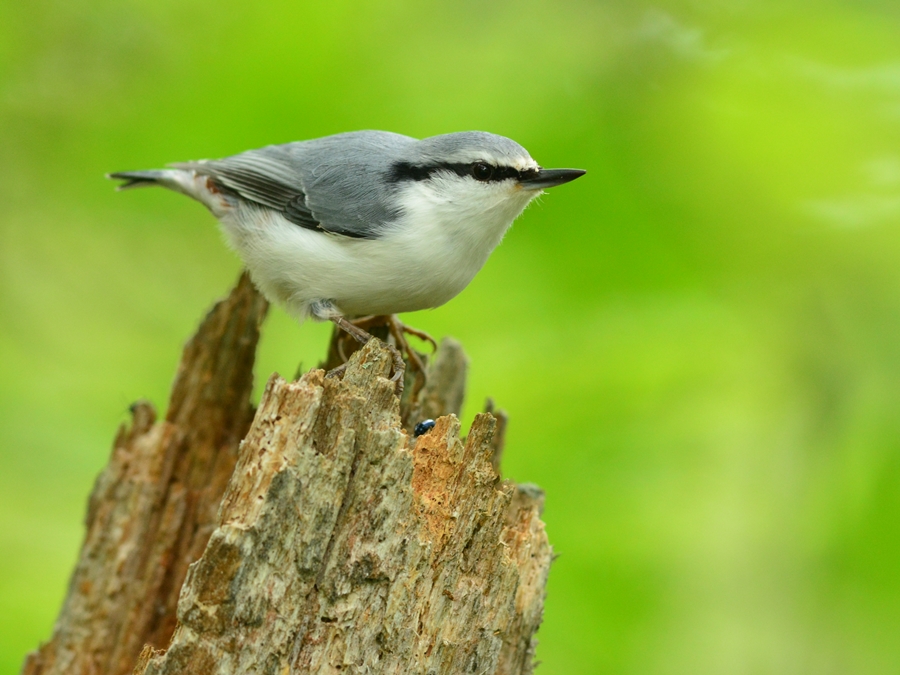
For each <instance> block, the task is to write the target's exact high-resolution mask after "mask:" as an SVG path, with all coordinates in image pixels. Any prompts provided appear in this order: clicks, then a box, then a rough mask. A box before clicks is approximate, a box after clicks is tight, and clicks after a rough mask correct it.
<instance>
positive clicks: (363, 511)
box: [22, 276, 551, 675]
mask: <svg viewBox="0 0 900 675" xmlns="http://www.w3.org/2000/svg"><path fill="white" fill-rule="evenodd" d="M265 310H266V303H265V301H264V300H263V299H262V298H261V297H260V296H259V294H258V293H257V292H256V291H255V290H254V289H253V287H252V285H251V284H250V282H249V280H248V279H247V278H246V276H244V277H242V279H241V281H240V282H239V284H238V286H237V287H236V288H235V289H234V291H232V294H231V296H230V297H229V298H228V299H226V300H224V301H222V302H220V303H219V304H218V305H217V306H216V307H215V308H214V309H213V310H212V311H211V312H210V314H209V316H208V317H207V318H206V320H205V321H204V323H203V324H202V325H201V327H200V330H199V331H198V333H197V335H196V336H194V338H193V339H192V340H191V342H189V343H188V345H187V347H186V348H185V352H184V356H183V359H182V363H181V366H180V368H179V373H178V376H177V377H176V382H175V385H174V387H173V392H172V397H171V400H170V407H169V413H168V415H167V416H166V419H165V421H162V422H155V421H154V417H155V416H154V413H153V410H152V408H151V407H150V406H149V404H146V403H139V404H136V405H135V406H134V408H133V415H134V419H133V421H132V424H131V427H130V429H128V430H121V431H120V433H119V435H118V437H117V438H116V443H115V447H114V449H113V454H112V458H111V459H110V463H109V465H108V466H107V468H106V469H105V471H104V472H103V473H102V474H101V476H100V477H99V478H98V480H97V484H96V486H95V488H94V492H93V494H92V495H91V499H90V503H89V508H88V515H87V534H86V537H85V542H84V544H83V547H82V551H81V556H80V559H79V562H78V564H77V566H76V569H75V571H74V573H73V576H72V580H71V582H70V586H69V592H68V596H67V598H66V601H65V603H64V605H63V609H62V612H61V614H60V617H59V619H58V620H57V624H56V626H55V628H54V632H53V636H52V637H51V639H50V641H49V642H47V643H45V644H44V645H42V646H41V647H40V649H39V650H37V651H36V652H33V653H32V654H30V655H29V656H28V658H27V659H26V662H25V665H24V667H23V671H22V672H23V674H27V675H39V674H40V675H50V674H55V673H66V674H68V675H82V674H83V675H95V674H100V673H102V674H109V675H119V674H125V673H130V672H132V670H133V672H134V673H137V674H139V675H144V674H146V675H162V674H164V673H173V674H174V673H203V674H206V673H222V674H226V673H228V674H231V673H234V674H239V673H240V674H243V673H272V674H279V675H281V674H282V673H285V674H286V673H335V674H336V673H423V674H425V673H429V674H430V673H435V674H437V673H478V674H481V673H498V674H513V673H515V674H518V673H530V672H531V671H532V669H533V653H534V646H535V639H534V634H535V632H536V631H537V628H538V625H539V624H540V620H541V614H542V610H543V598H544V587H545V583H546V578H547V572H548V569H549V565H550V560H551V549H550V546H549V544H548V543H547V538H546V535H545V534H544V526H543V523H542V522H541V521H540V509H541V505H542V499H543V497H542V495H541V493H540V491H539V490H537V489H535V488H533V487H529V486H516V485H514V484H513V483H511V482H509V481H501V480H500V478H499V476H498V473H497V469H496V467H497V463H498V461H499V455H500V451H501V449H502V448H501V444H500V439H499V437H500V436H501V434H499V433H497V432H498V431H502V429H498V428H497V418H495V417H494V416H493V415H492V414H490V413H483V414H481V415H478V416H477V417H476V419H475V421H474V423H473V425H472V428H471V430H470V431H469V434H468V436H467V437H466V438H465V439H462V438H461V437H460V425H459V421H458V420H457V418H456V413H458V412H459V407H460V405H461V402H462V394H463V389H464V379H465V357H464V356H463V354H462V351H461V349H460V348H459V346H458V345H457V344H455V343H453V342H452V341H449V340H445V341H443V342H442V344H441V348H440V349H439V351H438V353H437V354H435V356H434V358H433V359H432V363H431V364H430V366H429V379H428V384H427V385H426V388H425V390H423V391H422V392H421V394H420V396H419V399H418V401H419V402H418V403H417V404H416V405H415V406H414V407H413V408H412V409H409V410H404V413H406V414H405V415H404V416H403V417H405V418H408V419H410V420H413V421H417V420H420V419H422V418H423V417H436V418H437V424H436V426H435V427H434V429H432V430H431V431H430V432H429V433H427V434H425V435H422V436H419V437H418V438H415V439H414V438H412V434H411V433H410V432H409V430H408V429H404V428H403V426H402V424H401V408H400V402H399V401H398V399H397V397H396V396H395V395H394V391H393V385H392V384H391V383H390V381H389V380H388V379H387V377H388V375H389V372H390V368H391V357H390V354H389V352H388V351H387V350H386V349H385V347H384V346H383V345H381V344H380V343H378V342H376V341H372V342H370V343H369V344H368V345H366V346H365V347H364V348H362V349H361V350H359V351H358V352H356V353H355V354H353V356H352V357H351V359H350V363H349V366H348V368H347V370H346V371H345V372H344V374H343V376H342V377H340V378H326V377H325V373H324V371H322V370H312V371H310V372H308V373H306V374H305V375H303V376H302V377H301V378H300V379H299V380H297V381H295V382H287V381H285V380H283V379H281V378H280V377H278V376H273V377H272V378H271V379H270V380H269V382H268V385H267V386H266V389H265V392H264V393H263V396H262V400H261V401H260V404H259V409H258V410H256V412H255V415H254V414H253V410H252V407H251V405H250V398H249V397H250V389H251V386H252V364H253V356H254V353H255V349H256V343H257V340H258V336H259V324H260V322H261V320H262V318H263V316H264V314H265ZM501 419H502V418H501ZM251 420H252V422H251ZM242 438H243V441H241V440H240V439H242ZM142 647H143V649H142Z"/></svg>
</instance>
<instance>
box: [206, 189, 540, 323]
mask: <svg viewBox="0 0 900 675" xmlns="http://www.w3.org/2000/svg"><path fill="white" fill-rule="evenodd" d="M198 187H199V186H198ZM537 194H538V192H536V191H527V190H523V189H521V188H520V187H519V186H518V185H516V183H515V181H513V180H507V181H502V182H497V183H478V182H476V181H475V180H474V179H472V178H469V177H459V176H456V175H449V174H438V175H437V176H435V177H433V178H432V179H430V180H423V181H409V182H405V183H402V184H401V187H400V190H399V192H398V193H397V199H398V202H399V204H400V205H401V211H402V216H401V217H400V218H399V219H398V220H397V221H396V222H394V223H392V224H391V225H390V226H389V227H387V228H386V229H385V230H384V231H383V232H382V233H381V234H380V235H379V237H378V238H377V239H354V238H349V237H343V236H339V235H331V234H325V233H323V232H321V231H316V230H309V229H305V228H303V227H300V226H298V225H296V224H294V223H292V222H290V221H288V220H286V219H285V218H284V217H282V216H281V215H280V214H278V213H276V212H274V211H271V210H269V209H264V208H260V207H256V206H253V205H248V204H240V205H237V206H235V207H233V208H228V209H226V210H224V211H219V213H216V209H212V210H213V212H214V213H216V215H217V216H218V217H219V219H220V222H221V223H222V229H223V231H224V232H225V236H226V238H227V239H228V242H229V243H230V244H231V246H232V247H233V248H234V249H235V250H236V251H237V252H238V253H239V254H240V256H241V258H242V259H243V260H244V262H245V264H246V265H247V267H248V269H249V270H250V273H251V275H252V277H253V279H254V281H255V282H256V283H257V284H258V285H259V286H260V288H261V290H262V291H263V292H264V293H265V294H266V296H267V297H269V299H270V300H273V301H276V302H279V303H281V304H283V305H284V306H285V307H286V308H287V309H288V311H289V312H290V313H291V314H292V315H293V316H295V317H296V318H297V319H300V320H303V319H305V318H308V317H309V316H310V314H311V309H312V307H311V306H312V303H314V302H319V303H321V304H320V305H319V307H320V309H321V308H323V307H326V306H327V305H326V304H324V303H330V304H331V305H333V307H334V308H335V309H336V310H337V312H339V313H340V314H342V315H345V316H360V315H365V314H395V313H399V312H410V311H415V310H419V309H427V308H431V307H437V306H439V305H442V304H444V303H445V302H447V301H448V300H450V299H451V298H453V297H454V296H456V295H457V294H458V293H459V292H460V291H462V290H463V289H464V288H465V287H466V286H467V285H468V283H469V282H470V281H471V280H472V278H473V277H474V276H475V274H476V273H477V272H478V270H480V269H481V267H482V266H483V265H484V263H485V261H486V260H487V258H488V256H489V255H490V253H491V251H493V249H494V248H495V247H496V246H497V244H499V243H500V240H501V239H502V238H503V235H504V234H505V233H506V230H507V229H508V228H509V226H510V225H511V224H512V221H513V220H514V219H515V218H516V217H517V216H518V215H519V214H520V213H521V212H522V210H523V209H524V208H525V207H526V206H527V205H528V202H529V201H531V199H532V198H533V197H535V196H536V195H537ZM192 196H194V195H192ZM204 196H205V197H206V199H200V201H203V202H204V203H206V204H207V205H208V206H209V203H208V201H207V200H210V199H211V197H213V195H204ZM216 206H218V204H216ZM317 313H318V314H319V316H317V317H315V318H320V319H322V318H329V317H327V316H321V313H320V312H317Z"/></svg>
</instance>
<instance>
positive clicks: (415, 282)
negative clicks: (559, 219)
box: [107, 131, 586, 387]
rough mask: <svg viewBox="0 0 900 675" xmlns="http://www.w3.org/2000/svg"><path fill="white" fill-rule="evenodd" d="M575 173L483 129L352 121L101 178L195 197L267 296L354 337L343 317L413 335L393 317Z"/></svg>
mask: <svg viewBox="0 0 900 675" xmlns="http://www.w3.org/2000/svg"><path fill="white" fill-rule="evenodd" d="M585 173H586V172H585V171H584V170H582V169H544V168H542V167H541V166H540V165H539V164H538V163H537V162H536V161H535V160H534V159H532V157H531V155H530V154H529V153H528V151H527V150H525V148H524V147H522V146H521V145H519V144H518V143H517V142H515V141H513V140H511V139H509V138H506V137H504V136H499V135H496V134H492V133H488V132H484V131H463V132H455V133H448V134H442V135H437V136H431V137H428V138H423V139H421V140H420V139H416V138H412V137H410V136H405V135H402V134H397V133H392V132H387V131H352V132H346V133H340V134H335V135H331V136H325V137H323V138H317V139H312V140H306V141H296V142H292V143H285V144H280V145H269V146H266V147H263V148H259V149H255V150H248V151H246V152H242V153H240V154H237V155H233V156H230V157H225V158H223V159H212V160H207V159H204V160H197V161H190V162H180V163H174V164H169V165H168V168H165V169H153V170H146V171H121V172H114V173H109V174H107V178H110V179H116V180H120V181H123V182H122V183H121V184H120V185H118V186H117V189H118V190H128V189H132V188H139V187H148V186H161V187H164V188H168V189H170V190H174V191H175V192H180V193H181V194H184V195H187V196H188V197H191V198H193V199H195V200H197V201H198V202H200V203H201V204H203V205H204V206H206V208H207V209H209V211H210V212H211V213H212V215H213V216H214V217H215V218H216V219H217V220H218V222H219V224H220V226H221V230H222V232H223V234H224V236H225V239H226V241H227V243H228V244H229V245H230V247H231V248H233V249H234V250H235V251H236V252H237V254H238V255H239V257H240V258H241V259H242V261H243V263H244V265H245V266H246V268H247V269H248V271H249V273H250V277H251V278H252V280H253V282H254V283H255V285H256V286H257V287H258V288H259V289H260V290H261V291H262V293H263V295H265V296H266V298H267V299H268V300H269V301H271V302H274V303H276V304H279V305H281V306H282V307H283V308H284V309H285V310H286V311H287V312H288V314H290V315H291V316H293V317H294V318H295V319H296V320H297V321H299V322H301V323H302V322H303V321H304V320H306V319H313V320H318V321H332V322H334V323H335V324H336V325H338V326H339V327H340V328H342V329H343V330H345V331H347V332H348V333H349V334H350V335H352V336H353V337H354V338H355V339H356V340H357V341H359V342H361V343H364V342H367V341H368V340H369V339H370V338H371V335H370V334H369V333H368V332H366V331H365V330H364V329H363V328H362V327H361V326H362V325H364V324H363V323H360V322H359V321H357V320H358V319H359V318H360V317H369V316H373V315H374V316H386V317H391V318H392V320H393V321H394V322H395V323H394V324H393V325H394V326H395V327H396V326H398V325H399V326H401V327H402V328H403V329H404V330H406V331H408V332H411V333H413V334H417V335H420V336H422V335H424V334H422V333H420V332H417V331H415V330H413V329H410V328H409V327H406V326H402V324H399V322H398V321H397V320H396V318H395V315H396V314H399V313H402V312H413V311H417V310H422V309H430V308H434V307H438V306H440V305H443V304H444V303H446V302H447V301H449V300H450V299H452V298H453V297H455V296H456V295H457V294H459V293H460V292H461V291H462V290H463V289H464V288H465V287H466V286H467V285H468V284H469V282H470V281H472V279H473V277H474V276H475V274H476V273H477V272H478V271H479V270H480V269H481V268H482V266H483V265H484V264H485V262H486V261H487V259H488V257H489V256H490V254H491V252H492V251H493V250H494V248H495V247H496V246H497V245H498V244H499V243H500V241H501V239H502V238H503V236H504V235H505V233H506V232H507V230H508V229H509V227H510V225H512V222H513V221H514V220H515V219H516V218H517V217H518V216H519V214H521V213H522V211H523V210H524V209H525V207H526V206H527V205H528V204H529V203H530V202H531V201H532V200H533V199H534V198H535V197H537V196H538V195H540V194H541V193H542V192H543V191H544V190H545V189H547V188H551V187H555V186H558V185H562V184H564V183H568V182H570V181H572V180H575V179H576V178H579V177H580V176H582V175H584V174H585ZM393 332H394V333H395V334H396V331H393ZM409 351H410V350H408V352H409ZM395 354H396V351H395ZM394 360H395V373H394V378H393V379H394V380H395V382H397V383H398V387H402V384H400V383H401V382H402V370H403V361H402V359H400V360H399V362H398V360H397V357H396V355H395V357H394Z"/></svg>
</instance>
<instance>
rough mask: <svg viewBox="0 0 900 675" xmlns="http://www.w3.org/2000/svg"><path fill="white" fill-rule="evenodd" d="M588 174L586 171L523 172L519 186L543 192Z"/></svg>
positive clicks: (551, 170)
mask: <svg viewBox="0 0 900 675" xmlns="http://www.w3.org/2000/svg"><path fill="white" fill-rule="evenodd" d="M586 173H587V171H585V170H584V169H539V170H538V171H529V172H527V173H526V172H524V171H523V172H522V175H521V176H520V177H519V185H521V186H522V187H523V188H525V189H526V190H542V189H543V188H551V187H556V186H557V185H562V184H563V183H568V182H569V181H572V180H575V179H576V178H580V177H581V176H583V175H584V174H586Z"/></svg>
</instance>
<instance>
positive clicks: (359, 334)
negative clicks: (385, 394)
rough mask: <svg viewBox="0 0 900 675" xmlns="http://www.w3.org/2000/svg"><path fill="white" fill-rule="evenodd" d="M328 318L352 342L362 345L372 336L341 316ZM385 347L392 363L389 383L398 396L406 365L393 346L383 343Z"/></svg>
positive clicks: (400, 393) (333, 372)
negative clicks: (392, 372) (392, 385)
mask: <svg viewBox="0 0 900 675" xmlns="http://www.w3.org/2000/svg"><path fill="white" fill-rule="evenodd" d="M329 318H330V319H331V321H332V322H334V324H335V325H337V327H338V328H340V329H341V330H343V331H344V332H345V333H347V334H348V335H350V336H351V337H352V338H353V339H354V340H356V341H357V342H359V343H360V344H363V345H364V344H366V343H367V342H368V341H369V340H371V339H372V335H371V334H370V333H367V332H366V331H365V330H363V329H362V328H359V327H358V326H355V325H353V323H351V322H350V321H347V319H345V318H344V317H342V316H332V317H329ZM385 346H386V347H387V348H388V350H389V351H390V352H391V359H392V360H393V362H394V374H393V376H392V377H391V382H393V383H394V387H395V388H396V391H397V396H400V395H402V394H403V374H404V373H405V372H406V364H405V363H404V362H403V357H402V356H401V355H400V352H399V351H397V348H396V347H394V346H393V345H389V344H387V343H385ZM346 367H347V364H346V363H345V364H344V365H343V366H338V367H337V368H335V369H334V370H332V371H330V372H329V373H328V374H329V375H333V374H336V372H339V369H341V368H346Z"/></svg>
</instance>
